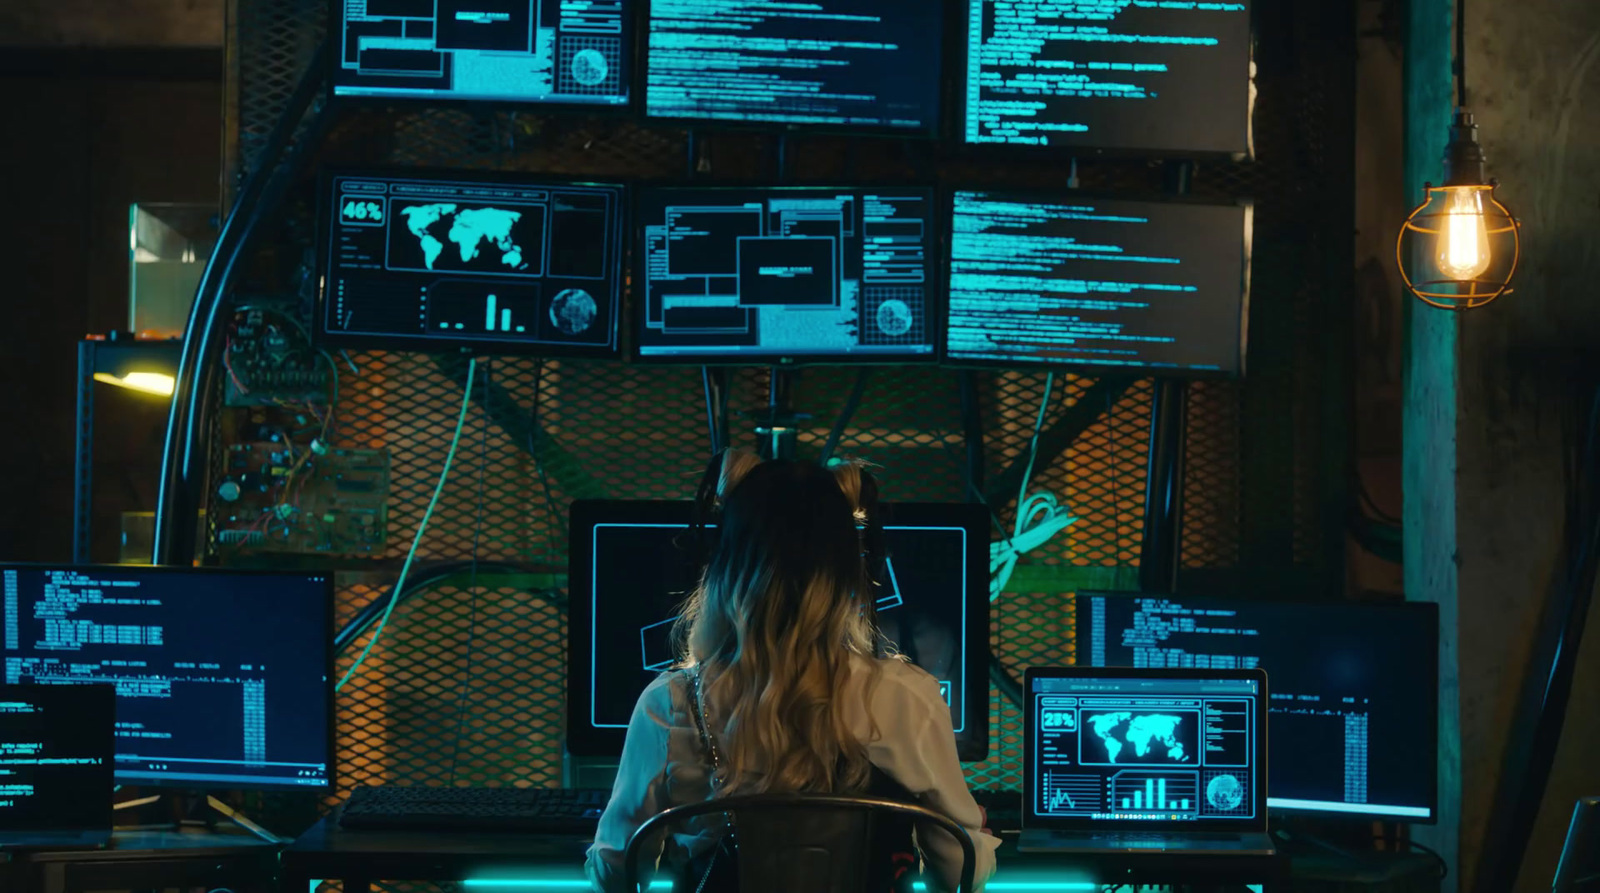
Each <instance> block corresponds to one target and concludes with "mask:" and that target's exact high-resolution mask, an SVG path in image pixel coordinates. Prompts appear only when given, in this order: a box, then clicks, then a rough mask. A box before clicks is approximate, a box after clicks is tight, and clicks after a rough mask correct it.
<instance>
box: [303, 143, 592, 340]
mask: <svg viewBox="0 0 1600 893" xmlns="http://www.w3.org/2000/svg"><path fill="white" fill-rule="evenodd" d="M326 201H327V207H326V209H325V213H327V214H328V215H329V217H330V218H331V219H330V220H329V225H328V239H329V243H328V246H327V266H328V275H327V279H326V284H325V286H324V287H325V292H326V293H325V297H324V303H323V310H322V313H323V325H322V330H323V333H324V334H326V335H327V336H329V337H331V338H333V339H335V340H338V339H341V338H355V339H369V340H370V339H382V340H386V341H394V342H407V341H409V342H412V343H414V344H415V345H416V347H415V349H419V350H420V349H425V347H424V344H425V342H429V341H432V342H440V343H461V344H465V345H473V344H490V343H492V344H495V345H498V346H502V347H509V348H513V349H521V350H537V351H541V352H545V353H548V354H550V355H563V354H566V355H573V354H584V355H599V356H606V355H609V354H612V353H614V352H615V350H616V345H617V307H618V303H619V301H620V295H621V288H622V276H621V265H622V244H621V219H622V218H621V215H622V204H623V190H622V187H620V186H606V185H591V184H556V183H550V184H542V183H537V182H509V181H507V182H501V181H489V180H483V181H474V180H472V179H469V178H466V177H462V178H460V179H454V178H438V179H420V178H406V177H390V176H376V175H374V176H366V175H354V174H352V175H340V176H335V177H333V178H332V185H331V192H330V194H329V195H328V196H327V199H326Z"/></svg>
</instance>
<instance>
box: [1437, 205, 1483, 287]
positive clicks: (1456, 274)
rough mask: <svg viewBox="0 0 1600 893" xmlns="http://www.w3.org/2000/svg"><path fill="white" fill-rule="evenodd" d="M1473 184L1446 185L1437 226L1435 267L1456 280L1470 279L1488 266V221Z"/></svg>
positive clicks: (1480, 273)
mask: <svg viewBox="0 0 1600 893" xmlns="http://www.w3.org/2000/svg"><path fill="white" fill-rule="evenodd" d="M1479 190H1480V188H1479V187H1476V186H1450V187H1446V188H1445V190H1444V193H1445V200H1444V203H1445V208H1444V220H1443V221H1442V222H1441V225H1440V227H1439V237H1438V239H1439V244H1438V257H1437V258H1436V260H1437V261H1438V264H1439V271H1440V272H1442V273H1444V275H1445V276H1447V277H1449V278H1451V279H1456V280H1474V279H1477V278H1478V277H1479V276H1482V275H1483V274H1484V273H1485V272H1486V271H1487V270H1488V269H1489V260H1490V251H1489V224H1488V222H1487V221H1486V220H1484V217H1483V199H1482V197H1481V195H1480V194H1479Z"/></svg>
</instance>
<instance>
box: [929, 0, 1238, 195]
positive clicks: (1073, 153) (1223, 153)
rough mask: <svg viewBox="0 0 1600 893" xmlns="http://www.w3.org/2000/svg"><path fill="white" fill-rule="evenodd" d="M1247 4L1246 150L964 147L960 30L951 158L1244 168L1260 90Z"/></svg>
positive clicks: (965, 53) (962, 7)
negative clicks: (1240, 165)
mask: <svg viewBox="0 0 1600 893" xmlns="http://www.w3.org/2000/svg"><path fill="white" fill-rule="evenodd" d="M954 2H955V3H956V4H957V6H958V7H959V12H960V13H961V14H963V19H964V18H965V15H964V14H965V13H967V12H970V10H971V8H972V7H971V4H972V3H977V2H992V0H954ZM1239 2H1242V3H1244V4H1246V6H1247V8H1246V10H1245V15H1246V16H1248V17H1249V25H1248V27H1249V36H1248V38H1247V41H1248V53H1249V60H1248V63H1247V65H1246V71H1247V78H1248V80H1247V86H1246V90H1245V134H1244V148H1243V149H1242V150H1240V149H1183V148H1165V149H1155V148H1150V147H1148V146H1135V145H1127V146H1121V145H1082V146H1061V145H1045V146H1027V145H1017V144H1014V143H969V142H967V127H966V125H967V112H968V105H969V104H968V98H969V95H968V93H967V90H966V83H967V64H968V60H969V59H970V58H971V53H972V40H971V33H970V31H968V30H967V29H965V28H963V29H961V32H960V37H959V38H957V39H958V41H959V45H958V46H956V47H954V48H953V49H952V50H951V51H950V52H951V53H952V54H953V55H952V58H953V59H955V60H957V62H958V63H959V72H958V75H957V76H956V77H954V78H952V79H951V80H952V81H953V82H954V89H953V94H952V96H951V97H950V102H951V105H950V110H949V112H948V114H947V117H948V118H949V120H950V127H949V128H948V129H947V131H946V133H947V135H948V140H947V141H948V143H949V145H950V148H951V153H952V154H953V155H956V156H958V157H960V158H963V159H966V160H968V161H978V160H984V161H996V160H1000V161H1035V162H1038V161H1048V160H1050V159H1068V158H1107V159H1136V158H1149V159H1172V160H1182V159H1192V160H1196V161H1221V162H1231V163H1246V162H1253V161H1255V160H1256V146H1255V143H1256V101H1257V99H1258V94H1259V90H1258V88H1257V87H1256V78H1257V74H1258V71H1257V69H1258V67H1259V66H1258V64H1257V55H1258V54H1257V51H1256V44H1257V33H1258V31H1259V25H1258V21H1259V20H1258V18H1257V15H1258V12H1257V4H1256V2H1255V0H1239Z"/></svg>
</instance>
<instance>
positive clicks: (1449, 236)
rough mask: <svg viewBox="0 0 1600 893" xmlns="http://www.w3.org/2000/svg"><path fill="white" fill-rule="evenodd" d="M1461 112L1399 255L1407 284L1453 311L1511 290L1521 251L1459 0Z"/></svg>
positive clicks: (1457, 66) (1402, 235)
mask: <svg viewBox="0 0 1600 893" xmlns="http://www.w3.org/2000/svg"><path fill="white" fill-rule="evenodd" d="M1455 32H1456V35H1455V36H1456V52H1455V57H1456V58H1455V69H1456V71H1455V74H1456V105H1457V109H1456V117H1455V120H1454V121H1453V122H1452V123H1451V125H1450V143H1449V145H1447V146H1446V147H1445V150H1444V185H1442V186H1439V187H1435V186H1434V185H1433V184H1432V183H1425V184H1423V189H1424V190H1425V192H1426V193H1427V198H1426V199H1424V200H1423V202H1422V204H1421V205H1419V206H1418V207H1417V209H1416V210H1415V211H1412V212H1411V216H1410V217H1408V218H1406V223H1405V226H1403V227H1401V228H1400V240H1399V242H1398V244H1396V245H1395V259H1396V260H1397V261H1398V262H1399V265H1400V276H1401V278H1403V279H1404V280H1405V283H1406V288H1407V289H1409V290H1410V291H1411V293H1412V294H1413V295H1416V296H1417V297H1418V298H1420V299H1421V300H1423V301H1425V302H1426V303H1429V304H1432V305H1433V306H1435V307H1442V308H1444V309H1446V310H1468V309H1471V308H1473V307H1482V306H1483V305H1485V304H1487V303H1489V302H1490V301H1493V300H1494V299H1496V298H1498V297H1500V296H1501V295H1504V294H1509V293H1510V292H1511V280H1512V278H1513V277H1515V276H1516V274H1517V262H1518V261H1519V260H1520V259H1521V256H1522V238H1521V235H1520V234H1519V233H1518V227H1519V224H1518V223H1517V219H1516V218H1515V217H1512V216H1511V212H1510V211H1509V210H1507V209H1506V206H1505V205H1502V204H1501V203H1500V201H1499V199H1497V198H1495V194H1494V192H1495V187H1496V185H1497V184H1496V183H1495V182H1494V181H1493V180H1490V179H1488V178H1487V177H1486V175H1485V173H1484V169H1485V168H1486V167H1487V163H1486V161H1485V159H1484V157H1483V147H1482V146H1480V145H1478V122H1477V121H1475V120H1473V117H1472V113H1471V112H1469V111H1467V3H1466V0H1456V15H1455Z"/></svg>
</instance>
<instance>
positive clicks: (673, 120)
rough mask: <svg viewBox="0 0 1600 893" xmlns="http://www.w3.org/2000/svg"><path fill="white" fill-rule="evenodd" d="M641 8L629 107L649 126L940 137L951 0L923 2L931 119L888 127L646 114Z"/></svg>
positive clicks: (646, 44) (646, 39)
mask: <svg viewBox="0 0 1600 893" xmlns="http://www.w3.org/2000/svg"><path fill="white" fill-rule="evenodd" d="M639 2H640V3H641V4H642V5H643V9H641V10H639V12H638V14H637V17H636V18H637V24H636V31H637V34H638V37H637V41H636V43H637V46H638V53H637V58H636V62H635V64H634V68H633V71H634V77H635V84H634V88H633V92H632V95H633V96H634V97H635V103H634V104H635V106H636V107H637V109H638V116H639V119H640V120H641V121H642V122H643V123H645V124H647V125H651V126H657V127H669V128H670V127H678V128H688V129H693V130H718V131H729V132H746V133H749V132H755V133H776V134H780V135H787V134H795V135H802V134H811V135H833V136H863V137H895V138H899V139H903V140H908V141H913V142H926V143H938V142H942V141H943V139H942V138H943V136H944V134H945V133H946V131H947V130H948V122H949V119H950V103H949V97H948V96H947V93H946V85H945V75H946V74H947V73H948V72H949V70H950V69H949V60H950V54H951V53H952V52H953V51H954V50H955V47H954V46H952V43H953V39H954V37H955V35H954V34H953V32H952V22H953V19H952V15H953V11H954V9H955V8H956V0H925V2H927V3H929V4H930V5H931V4H937V5H938V7H939V8H938V10H937V11H936V12H937V15H936V16H935V19H936V20H937V22H938V27H939V29H940V33H939V39H938V41H937V44H938V47H939V57H938V58H937V59H935V60H934V74H933V77H934V83H935V84H937V85H938V89H937V90H936V91H935V94H934V105H933V111H934V114H935V115H936V116H937V118H936V120H934V121H932V122H931V123H928V124H926V125H924V126H922V127H888V126H883V125H870V124H859V125H857V124H827V123H812V122H783V121H740V120H732V119H726V118H705V117H693V116H684V117H677V116H661V115H652V114H650V94H649V90H650V22H651V7H652V5H653V0H639Z"/></svg>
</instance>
